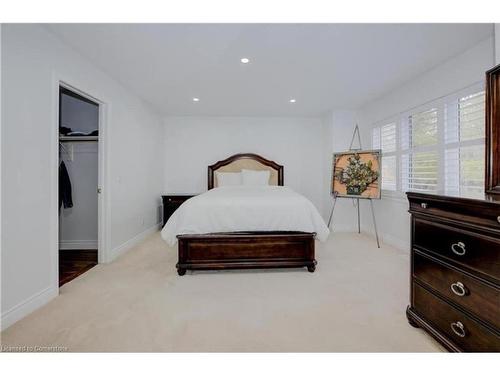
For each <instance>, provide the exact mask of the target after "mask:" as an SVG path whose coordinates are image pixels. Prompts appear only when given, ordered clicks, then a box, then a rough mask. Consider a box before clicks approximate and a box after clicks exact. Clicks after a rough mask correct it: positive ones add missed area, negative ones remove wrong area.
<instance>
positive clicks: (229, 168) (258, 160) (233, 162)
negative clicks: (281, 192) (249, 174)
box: [208, 154, 283, 190]
mask: <svg viewBox="0 0 500 375" xmlns="http://www.w3.org/2000/svg"><path fill="white" fill-rule="evenodd" d="M242 169H251V170H256V171H265V170H269V171H270V172H271V176H270V178H269V185H277V186H283V166H282V165H279V164H277V163H275V162H274V161H271V160H267V159H266V158H263V157H262V156H260V155H257V154H236V155H233V156H230V157H228V158H227V159H224V160H221V161H218V162H217V163H215V164H212V165H209V166H208V190H210V189H213V188H214V187H217V179H216V178H215V171H219V172H240V171H241V170H242Z"/></svg>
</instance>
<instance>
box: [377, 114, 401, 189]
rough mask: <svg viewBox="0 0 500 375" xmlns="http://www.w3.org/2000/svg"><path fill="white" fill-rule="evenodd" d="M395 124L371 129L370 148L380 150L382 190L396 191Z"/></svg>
mask: <svg viewBox="0 0 500 375" xmlns="http://www.w3.org/2000/svg"><path fill="white" fill-rule="evenodd" d="M396 128H397V127H396V123H395V122H392V123H389V124H385V125H383V126H379V127H376V128H374V129H373V132H372V147H373V149H381V150H382V189H383V190H392V191H395V190H396V189H397V186H396V185H397V158H396V148H397V139H396Z"/></svg>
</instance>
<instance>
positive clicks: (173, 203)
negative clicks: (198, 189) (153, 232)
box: [161, 194, 197, 226]
mask: <svg viewBox="0 0 500 375" xmlns="http://www.w3.org/2000/svg"><path fill="white" fill-rule="evenodd" d="M196 195H197V194H168V195H162V196H161V199H162V201H163V226H164V225H165V223H166V222H167V220H168V219H169V218H170V216H172V214H173V213H174V212H175V210H177V209H178V208H179V206H180V205H181V204H183V203H184V202H185V201H187V200H188V199H189V198H192V197H194V196H196Z"/></svg>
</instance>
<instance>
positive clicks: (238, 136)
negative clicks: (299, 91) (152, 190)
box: [164, 117, 324, 213]
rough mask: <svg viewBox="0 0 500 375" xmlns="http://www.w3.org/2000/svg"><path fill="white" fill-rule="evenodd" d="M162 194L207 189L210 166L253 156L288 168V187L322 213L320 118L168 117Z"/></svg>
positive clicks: (321, 128) (286, 178) (286, 170)
mask: <svg viewBox="0 0 500 375" xmlns="http://www.w3.org/2000/svg"><path fill="white" fill-rule="evenodd" d="M164 123H165V151H164V158H165V164H164V168H165V173H164V178H165V180H164V191H165V192H168V193H199V192H203V191H206V190H207V166H208V165H210V164H213V163H215V162H217V161H219V160H222V159H225V158H227V157H228V156H230V155H233V154H236V153H241V152H251V153H256V154H260V155H262V156H264V157H265V158H267V159H271V160H274V161H276V162H277V163H279V164H282V165H283V166H284V174H285V176H284V178H285V185H287V186H290V187H291V188H293V189H294V190H296V191H298V192H300V193H302V194H303V195H305V196H306V197H308V198H309V199H310V200H311V201H312V202H313V203H314V205H315V206H316V207H317V208H318V210H320V212H322V213H324V212H323V208H322V204H323V196H322V194H323V191H324V189H323V168H324V164H323V151H322V146H323V127H322V122H321V120H320V119H317V118H272V117H269V118H262V117H167V118H165V121H164Z"/></svg>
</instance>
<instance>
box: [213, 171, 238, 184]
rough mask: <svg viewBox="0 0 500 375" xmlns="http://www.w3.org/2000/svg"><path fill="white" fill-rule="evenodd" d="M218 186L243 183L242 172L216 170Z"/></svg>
mask: <svg viewBox="0 0 500 375" xmlns="http://www.w3.org/2000/svg"><path fill="white" fill-rule="evenodd" d="M215 177H216V178H217V186H219V187H220V186H238V185H241V173H240V172H237V173H234V172H215Z"/></svg>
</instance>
